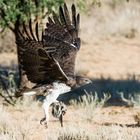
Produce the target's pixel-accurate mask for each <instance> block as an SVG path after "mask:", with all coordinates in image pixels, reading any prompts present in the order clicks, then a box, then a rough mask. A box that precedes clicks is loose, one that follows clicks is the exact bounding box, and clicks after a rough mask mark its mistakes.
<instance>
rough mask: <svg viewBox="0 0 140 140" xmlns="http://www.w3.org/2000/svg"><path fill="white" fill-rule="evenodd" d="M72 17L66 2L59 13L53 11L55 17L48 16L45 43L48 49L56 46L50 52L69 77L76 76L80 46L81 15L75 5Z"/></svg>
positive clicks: (72, 8) (72, 9)
mask: <svg viewBox="0 0 140 140" xmlns="http://www.w3.org/2000/svg"><path fill="white" fill-rule="evenodd" d="M71 11H72V19H71V18H70V15H69V11H68V9H67V6H66V4H64V6H63V7H61V6H60V8H59V15H58V16H57V14H56V13H55V12H53V17H52V18H50V17H49V18H48V23H47V24H46V29H45V33H44V35H43V43H44V47H45V48H46V50H49V48H51V47H54V48H55V49H54V51H53V52H50V53H49V54H51V56H53V57H54V58H55V59H56V60H57V61H58V62H59V63H60V66H61V67H62V69H63V71H64V72H65V73H66V75H67V76H68V77H71V76H74V68H75V58H76V54H77V51H78V50H79V48H80V38H79V37H78V32H79V21H80V15H79V14H77V13H76V8H75V5H74V4H73V5H72V7H71Z"/></svg>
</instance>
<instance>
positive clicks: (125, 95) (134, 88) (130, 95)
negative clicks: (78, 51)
mask: <svg viewBox="0 0 140 140" xmlns="http://www.w3.org/2000/svg"><path fill="white" fill-rule="evenodd" d="M85 91H86V92H85ZM86 93H88V94H91V95H95V93H97V95H98V97H99V99H101V98H103V97H104V94H105V93H106V94H110V95H111V98H110V99H109V100H108V104H111V105H112V104H113V105H121V104H122V105H124V102H123V103H122V102H121V101H122V99H124V100H125V99H128V100H130V99H131V100H132V99H134V101H137V100H140V81H138V80H136V79H135V77H133V79H129V78H128V79H126V80H112V79H110V78H109V79H104V78H102V79H94V80H92V83H91V84H88V85H85V86H82V87H80V88H77V89H75V90H73V91H71V92H68V93H65V94H63V95H61V96H60V97H59V98H58V99H59V100H62V101H63V102H65V103H68V102H69V101H70V100H72V99H76V100H78V99H79V98H80V97H81V96H82V95H85V94H86Z"/></svg>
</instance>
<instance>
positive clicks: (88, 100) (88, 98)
mask: <svg viewBox="0 0 140 140" xmlns="http://www.w3.org/2000/svg"><path fill="white" fill-rule="evenodd" d="M85 92H86V94H85V95H84V96H82V97H81V98H80V99H79V101H77V100H72V101H70V104H71V105H72V106H74V108H75V109H76V110H78V109H83V112H84V113H83V114H84V115H82V117H84V118H83V119H86V120H87V121H89V122H91V121H92V120H93V119H94V116H95V115H96V113H97V112H99V110H100V109H101V108H102V107H103V106H104V105H105V103H106V101H107V100H108V99H109V98H110V97H111V96H110V95H109V94H104V96H103V98H101V99H99V97H98V95H97V93H96V92H95V94H94V95H93V94H89V93H87V91H85Z"/></svg>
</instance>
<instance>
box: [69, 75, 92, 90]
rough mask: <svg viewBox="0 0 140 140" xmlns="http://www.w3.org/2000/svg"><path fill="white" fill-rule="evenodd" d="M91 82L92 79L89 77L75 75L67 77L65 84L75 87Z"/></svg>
mask: <svg viewBox="0 0 140 140" xmlns="http://www.w3.org/2000/svg"><path fill="white" fill-rule="evenodd" d="M89 83H92V81H91V80H90V79H89V78H86V77H82V76H76V77H74V78H73V77H69V80H68V81H67V85H69V86H70V87H72V89H73V88H77V87H80V86H83V85H86V84H89Z"/></svg>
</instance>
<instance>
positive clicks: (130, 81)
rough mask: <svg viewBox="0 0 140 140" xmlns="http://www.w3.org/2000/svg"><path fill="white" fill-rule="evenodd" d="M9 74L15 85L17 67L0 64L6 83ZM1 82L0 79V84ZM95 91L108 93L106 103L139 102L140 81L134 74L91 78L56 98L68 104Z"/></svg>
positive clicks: (102, 95)
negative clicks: (116, 77)
mask: <svg viewBox="0 0 140 140" xmlns="http://www.w3.org/2000/svg"><path fill="white" fill-rule="evenodd" d="M11 75H13V76H12V78H13V80H10V82H13V81H15V84H16V85H17V83H18V79H19V78H18V72H17V67H16V68H5V67H1V66H0V77H2V76H5V79H8V80H7V81H6V82H8V83H7V85H8V84H9V79H11ZM9 76H10V78H9ZM1 84H2V83H1V80H0V85H1ZM10 85H11V84H10ZM13 85H14V82H13ZM14 86H15V85H14ZM95 93H96V94H97V95H98V97H99V99H101V98H103V97H104V94H110V95H111V98H110V99H109V100H108V102H107V103H108V105H109V104H111V105H126V104H125V103H124V102H122V99H128V100H131V99H134V101H139V102H140V81H138V80H137V79H136V76H135V75H134V76H128V78H127V79H126V80H121V79H120V80H113V79H111V78H108V79H104V78H100V79H92V83H90V84H87V85H85V86H82V87H80V88H77V89H74V90H72V91H71V92H68V93H65V94H62V95H60V96H59V97H58V100H60V101H63V102H64V103H66V104H68V103H69V101H70V100H73V99H76V100H79V98H80V97H81V96H83V95H86V94H90V95H93V96H94V95H95ZM130 104H131V103H130Z"/></svg>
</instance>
